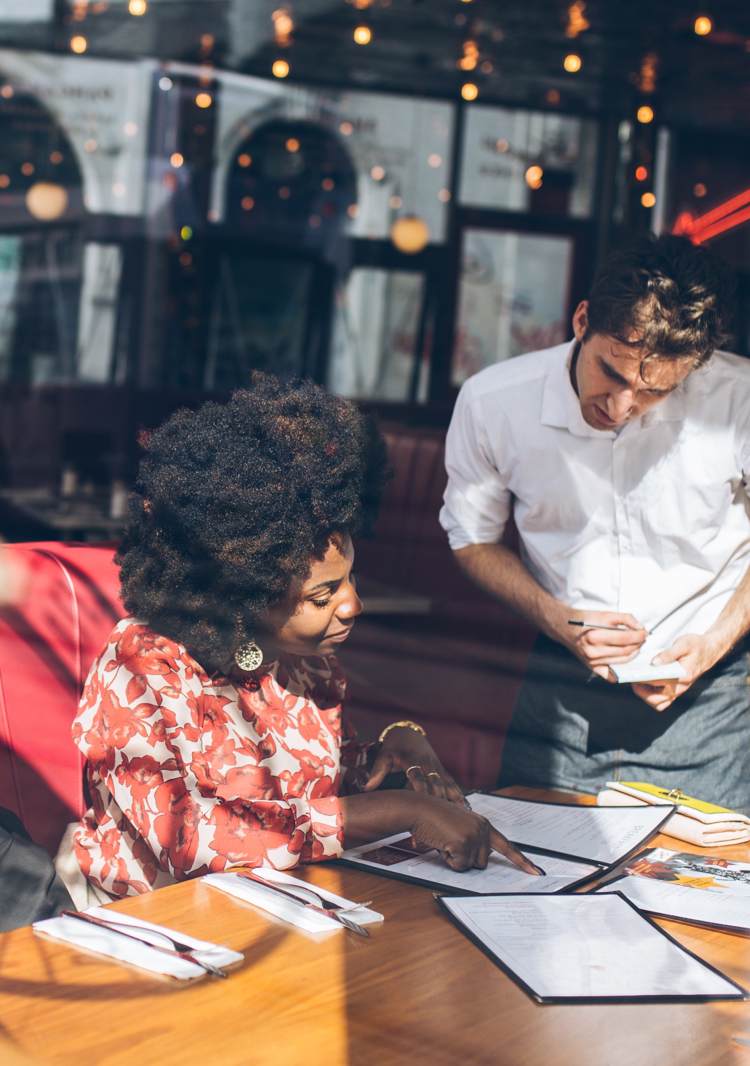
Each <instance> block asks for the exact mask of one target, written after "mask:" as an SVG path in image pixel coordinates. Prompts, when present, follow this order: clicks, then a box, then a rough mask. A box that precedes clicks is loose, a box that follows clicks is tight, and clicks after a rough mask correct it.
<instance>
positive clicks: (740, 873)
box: [598, 848, 750, 935]
mask: <svg viewBox="0 0 750 1066" xmlns="http://www.w3.org/2000/svg"><path fill="white" fill-rule="evenodd" d="M598 891H599V893H600V894H601V893H607V892H620V893H621V894H622V895H623V896H625V897H627V899H629V900H630V901H631V902H632V903H634V904H635V906H636V907H637V908H638V909H639V910H641V911H647V912H648V913H649V914H653V915H655V916H656V917H660V918H673V919H675V920H676V921H680V922H689V923H690V924H692V925H701V926H706V927H708V928H710V929H721V930H723V931H724V932H730V933H741V934H743V935H750V863H746V862H732V861H731V860H729V859H725V858H723V856H720V855H694V854H692V853H690V852H686V851H670V850H669V849H667V848H649V849H648V850H646V851H643V852H641V854H639V855H636V856H634V858H633V859H631V861H630V862H629V863H628V865H627V867H626V868H625V870H624V871H623V872H622V874H620V876H618V877H616V878H614V879H613V880H612V881H609V882H607V884H605V885H602V886H601V887H600V888H599V889H598Z"/></svg>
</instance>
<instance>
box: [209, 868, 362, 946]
mask: <svg viewBox="0 0 750 1066" xmlns="http://www.w3.org/2000/svg"><path fill="white" fill-rule="evenodd" d="M254 872H255V873H257V874H258V876H259V877H263V878H265V880H266V881H275V882H277V883H278V884H279V885H281V886H283V887H286V886H287V885H288V886H289V887H290V888H295V887H299V888H306V889H308V890H309V889H312V891H313V892H315V893H316V895H318V896H320V897H321V898H322V899H327V900H330V902H331V903H339V904H340V905H341V906H342V907H345V908H346V916H347V918H351V920H352V921H353V922H356V923H357V925H368V924H370V923H372V922H382V921H383V915H382V914H380V913H379V912H378V911H374V910H371V909H370V908H369V907H360V906H358V904H357V903H355V902H354V901H353V900H350V899H345V898H344V897H343V896H337V895H336V894H335V892H329V891H328V890H327V889H325V888H320V886H319V885H309V884H307V882H305V881H302V880H301V879H300V878H298V877H292V876H291V875H290V874H286V873H284V872H283V871H282V870H274V869H272V868H270V867H265V866H264V867H262V868H261V869H259V870H256V871H254ZM201 880H202V881H203V883H204V884H206V885H211V887H212V888H218V889H220V890H221V891H222V892H227V893H228V894H229V895H230V896H236V897H237V898H238V899H242V900H245V902H246V903H253V904H254V905H255V906H256V907H261V908H262V909H263V910H265V911H268V913H269V914H273V915H275V916H276V917H277V918H281V919H282V920H283V921H285V922H289V924H290V925H296V926H297V927H298V928H299V929H304V930H305V931H306V932H308V933H327V932H330V931H332V930H334V929H343V928H344V926H343V925H342V924H341V923H340V922H337V921H336V919H335V918H329V917H328V916H327V915H324V914H318V913H317V911H314V910H310V908H309V907H299V906H298V905H297V904H296V903H294V902H293V901H292V900H291V899H285V897H284V896H282V895H281V894H280V893H278V892H274V890H273V889H272V888H264V887H263V885H259V884H258V883H257V882H256V881H250V880H248V878H246V877H242V875H241V874H233V873H225V874H206V875H205V877H202V878H201ZM302 898H303V896H302V893H300V899H302ZM304 900H305V902H309V903H315V902H316V900H315V898H314V897H313V896H308V895H305V896H304Z"/></svg>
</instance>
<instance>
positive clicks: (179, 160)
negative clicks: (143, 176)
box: [169, 152, 185, 167]
mask: <svg viewBox="0 0 750 1066" xmlns="http://www.w3.org/2000/svg"><path fill="white" fill-rule="evenodd" d="M169 162H170V163H171V164H172V166H173V167H181V166H182V164H183V163H184V162H185V157H184V156H183V154H182V152H172V154H171V156H170V157H169Z"/></svg>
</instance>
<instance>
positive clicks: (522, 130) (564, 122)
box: [459, 107, 597, 218]
mask: <svg viewBox="0 0 750 1066" xmlns="http://www.w3.org/2000/svg"><path fill="white" fill-rule="evenodd" d="M596 147H597V126H596V123H595V122H593V121H590V120H585V119H579V118H573V117H571V116H566V115H550V114H543V113H541V112H534V111H509V110H507V109H506V108H502V107H472V108H469V110H468V113H467V118H466V127H465V130H464V138H463V157H462V158H463V163H462V167H461V184H460V194H459V199H460V202H461V203H462V204H463V205H465V206H467V207H488V208H495V209H500V210H504V211H533V212H534V213H535V214H540V213H541V214H553V215H563V216H572V217H574V218H588V217H589V216H590V215H591V211H592V201H593V194H594V186H595V167H596ZM530 167H537V168H541V170H542V174H541V175H539V174H538V173H536V174H535V173H533V172H532V173H531V174H529V175H528V178H527V172H528V170H529V168H530ZM529 182H530V183H529Z"/></svg>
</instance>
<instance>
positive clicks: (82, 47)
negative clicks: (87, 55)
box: [70, 33, 89, 56]
mask: <svg viewBox="0 0 750 1066" xmlns="http://www.w3.org/2000/svg"><path fill="white" fill-rule="evenodd" d="M88 46H89V42H88V41H87V40H86V38H85V37H84V36H83V34H80V33H77V34H76V35H75V37H71V38H70V50H71V52H75V54H76V55H77V56H82V55H83V53H84V52H85V51H86V49H87V48H88Z"/></svg>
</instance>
